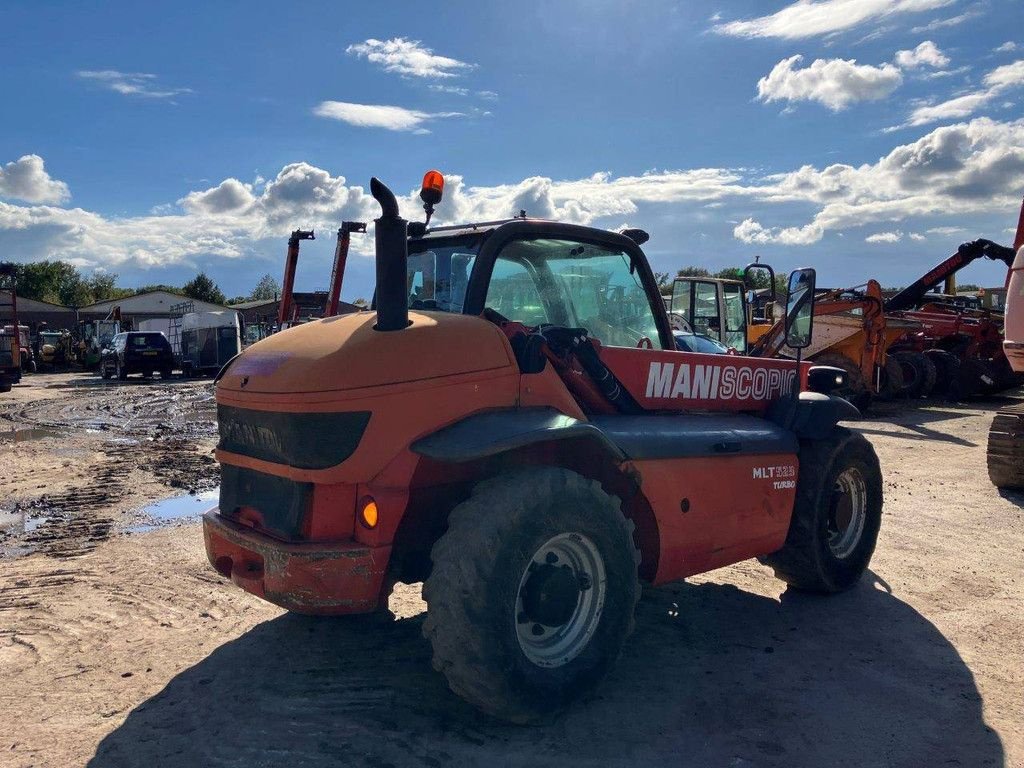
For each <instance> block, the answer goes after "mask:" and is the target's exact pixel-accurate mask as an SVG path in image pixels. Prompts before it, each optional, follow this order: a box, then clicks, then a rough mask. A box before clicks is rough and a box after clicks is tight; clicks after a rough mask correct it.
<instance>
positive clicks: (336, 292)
mask: <svg viewBox="0 0 1024 768" xmlns="http://www.w3.org/2000/svg"><path fill="white" fill-rule="evenodd" d="M353 232H366V223H365V222H362V221H343V222H341V227H339V229H338V246H337V248H336V249H335V251H334V267H333V268H332V269H331V292H330V294H328V296H327V311H326V312H325V313H324V316H325V317H334V316H335V315H336V314H338V304H339V303H340V302H341V283H342V280H344V278H345V262H346V261H347V260H348V247H349V244H350V243H351V240H352V233H353Z"/></svg>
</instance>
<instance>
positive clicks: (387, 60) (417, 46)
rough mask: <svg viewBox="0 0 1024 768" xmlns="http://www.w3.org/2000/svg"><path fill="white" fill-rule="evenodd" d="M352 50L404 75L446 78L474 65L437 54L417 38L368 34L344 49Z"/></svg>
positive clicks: (349, 51) (355, 53) (387, 69)
mask: <svg viewBox="0 0 1024 768" xmlns="http://www.w3.org/2000/svg"><path fill="white" fill-rule="evenodd" d="M345 53H349V54H353V55H355V56H358V57H360V58H364V57H365V58H366V60H367V61H369V62H372V63H373V64H377V65H379V66H380V67H381V68H382V69H383V70H384V71H385V72H394V73H395V74H399V75H402V76H405V77H428V78H435V79H436V78H447V77H457V76H458V75H461V74H464V73H465V72H467V71H468V70H471V69H473V68H474V67H476V65H475V64H469V63H467V62H465V61H459V60H458V59H452V58H449V57H448V56H439V55H438V54H436V53H434V52H433V51H432V50H431V49H430V48H427V47H426V46H424V45H423V44H422V43H420V41H419V40H407V39H405V38H404V37H395V38H392V39H391V40H375V39H373V38H370V39H369V40H365V41H364V42H362V43H354V44H353V45H350V46H349V47H348V48H346V49H345Z"/></svg>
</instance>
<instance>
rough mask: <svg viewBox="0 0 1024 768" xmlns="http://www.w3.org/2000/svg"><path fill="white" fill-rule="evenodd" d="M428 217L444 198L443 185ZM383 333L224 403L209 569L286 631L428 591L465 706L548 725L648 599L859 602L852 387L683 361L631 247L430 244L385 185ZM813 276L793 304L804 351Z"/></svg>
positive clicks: (319, 325)
mask: <svg viewBox="0 0 1024 768" xmlns="http://www.w3.org/2000/svg"><path fill="white" fill-rule="evenodd" d="M424 181H425V183H424V189H423V192H422V193H421V197H422V198H423V199H424V202H425V203H426V206H425V208H426V210H427V213H428V220H429V214H430V213H431V212H432V210H433V205H434V204H436V203H438V202H440V198H441V190H442V188H443V179H441V176H440V174H438V173H436V172H431V173H429V174H427V177H426V178H425V180H424ZM370 188H371V192H372V194H373V197H374V198H375V199H376V200H377V202H378V203H380V205H381V209H382V212H381V216H380V218H378V219H377V220H376V222H375V242H376V270H377V286H376V298H375V311H374V312H364V313H360V314H354V315H346V316H339V317H328V318H324V319H322V320H318V321H313V322H310V323H307V324H305V325H301V326H298V327H295V328H291V329H289V330H287V331H285V332H283V333H279V334H276V335H274V336H271V337H269V338H267V339H264V340H262V341H260V342H258V343H256V344H254V345H253V346H251V347H249V348H248V349H246V350H245V351H244V352H242V354H241V355H239V356H238V357H237V358H235V359H234V360H233V361H232V362H231V363H229V364H228V365H226V366H225V367H224V369H223V370H222V371H221V373H220V374H219V375H218V380H217V384H216V397H217V409H218V421H219V430H220V442H219V445H218V448H217V458H218V460H219V462H220V464H221V477H222V483H221V491H220V507H219V510H215V511H213V512H211V513H209V514H207V515H206V516H205V517H204V521H203V523H204V535H205V542H206V550H207V554H208V556H209V560H210V562H211V564H212V565H213V567H214V568H215V569H216V570H217V571H218V572H220V573H221V574H223V575H224V576H225V577H229V578H230V579H231V580H232V581H233V582H234V583H235V584H237V585H238V586H240V587H242V588H243V589H245V590H247V591H249V592H251V593H252V594H254V595H258V596H260V597H262V598H264V599H266V600H269V601H271V602H273V603H276V604H277V605H280V606H282V607H284V608H286V609H288V610H291V611H296V612H301V613H310V614H350V613H365V612H371V611H376V610H378V609H382V608H385V607H386V605H387V599H388V595H389V594H390V591H391V589H392V587H393V585H394V584H395V583H396V582H398V581H402V582H407V583H415V582H419V581H423V582H424V587H423V595H424V598H425V600H426V602H427V605H428V612H427V618H426V621H425V623H424V633H425V635H426V637H427V638H428V639H429V641H430V643H431V645H432V647H433V654H434V667H435V668H436V669H437V670H439V671H440V672H441V673H443V674H444V675H445V677H446V678H447V681H448V684H449V686H450V687H451V688H452V690H453V691H455V692H456V693H457V694H459V695H460V696H462V697H464V698H465V699H467V700H468V701H470V702H471V703H473V704H474V705H476V706H477V707H479V708H481V709H482V710H484V711H486V712H488V713H491V714H492V715H494V716H497V717H500V718H503V719H506V720H510V721H515V722H530V721H534V720H537V719H538V718H542V717H543V716H545V715H546V714H548V713H550V712H552V711H554V710H557V709H558V708H560V707H562V706H563V705H565V704H567V703H568V702H570V701H571V700H572V699H574V698H575V697H576V696H578V695H579V694H580V692H581V691H583V690H585V689H587V688H589V687H590V686H592V685H594V684H596V683H597V682H598V680H600V678H601V677H602V676H603V675H604V674H605V672H606V671H607V670H608V669H609V667H610V666H611V664H612V663H613V662H614V660H615V658H616V657H617V656H618V654H619V652H620V650H621V649H622V647H623V644H624V642H625V640H626V637H627V636H628V635H629V633H630V631H631V630H632V628H633V614H634V608H635V606H636V603H637V600H638V599H639V597H640V584H641V582H646V583H650V584H662V583H665V582H669V581H674V580H678V579H683V578H685V577H687V576H690V575H693V574H697V573H701V572H704V571H709V570H711V569H714V568H719V567H721V566H724V565H728V564H730V563H735V562H737V561H740V560H745V559H747V558H752V557H759V558H760V559H761V560H762V562H764V563H766V564H768V565H770V566H772V567H773V568H774V570H775V573H776V574H777V575H778V576H779V577H780V578H781V579H782V580H783V581H785V582H786V583H788V584H790V585H792V586H793V587H795V588H798V589H803V590H810V591H815V592H824V593H827V592H838V591H840V590H843V589H846V588H848V587H850V586H851V585H852V584H853V583H854V582H856V581H857V579H859V578H860V576H861V574H862V573H863V572H864V570H865V568H866V567H867V565H868V561H869V560H870V558H871V554H872V552H873V550H874V546H875V540H876V537H877V534H878V529H879V524H880V522H881V513H882V482H881V475H880V471H879V466H878V459H877V457H876V456H875V453H874V451H873V449H872V448H871V445H870V444H869V443H868V442H867V441H866V440H865V439H864V438H863V437H862V436H861V435H859V434H856V433H853V432H851V431H849V430H847V429H845V428H843V427H840V426H837V422H839V421H841V420H843V419H847V418H852V417H855V416H856V415H857V411H856V409H855V408H854V407H853V406H852V405H850V404H849V403H847V402H846V401H845V400H842V399H840V398H837V397H834V396H831V395H830V394H828V393H829V391H830V390H831V389H833V388H835V387H839V386H841V385H842V384H843V374H842V372H841V371H839V370H837V369H834V368H827V367H818V368H814V367H811V366H809V365H808V364H806V363H801V362H800V360H799V358H798V359H797V360H796V361H792V360H773V359H755V358H748V357H742V356H731V355H713V354H698V353H689V352H678V351H675V349H674V344H673V339H672V334H671V330H670V327H669V321H668V316H667V314H666V312H665V309H664V305H663V303H662V300H661V297H660V296H659V293H658V287H657V284H656V282H655V279H654V275H653V273H652V272H651V269H650V266H649V265H648V263H647V260H646V258H645V256H644V254H643V252H642V251H641V250H640V247H639V245H638V242H637V241H642V240H643V239H644V238H645V237H646V235H645V233H638V232H631V233H629V234H628V235H627V234H618V233H613V232H607V231H603V230H599V229H594V228H590V227H581V226H575V225H571V224H565V223H558V222H551V221H542V220H536V219H529V218H525V217H519V218H515V219H511V220H507V221H495V222H487V223H481V224H466V225H460V226H449V227H436V228H432V229H427V227H426V225H425V224H421V223H411V224H410V223H409V222H407V221H406V220H405V219H403V218H401V217H400V216H399V210H398V203H397V201H396V199H395V197H394V195H393V194H392V193H391V191H390V190H388V188H387V187H385V186H384V184H382V183H381V182H380V181H378V180H377V179H373V180H372V181H371V186H370ZM814 277H815V275H814V271H813V270H810V269H804V270H797V271H796V272H794V273H793V274H792V276H791V278H790V284H789V288H790V289H789V293H788V304H787V315H786V316H787V334H788V337H789V338H788V343H789V345H790V346H791V347H793V348H794V349H802V348H804V347H806V346H807V345H808V344H809V343H810V341H811V326H812V323H813V305H814Z"/></svg>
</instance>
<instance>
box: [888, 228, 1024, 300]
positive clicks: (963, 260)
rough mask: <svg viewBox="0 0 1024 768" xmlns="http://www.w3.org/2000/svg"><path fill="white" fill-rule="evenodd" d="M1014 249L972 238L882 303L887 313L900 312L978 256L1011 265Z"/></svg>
mask: <svg viewBox="0 0 1024 768" xmlns="http://www.w3.org/2000/svg"><path fill="white" fill-rule="evenodd" d="M1013 256H1014V251H1013V249H1012V248H1007V247H1006V246H1005V245H999V244H998V243H994V242H992V241H991V240H985V239H980V240H972V241H971V242H969V243H964V244H963V245H961V246H960V247H959V248H957V249H956V253H954V254H953V255H952V256H950V257H949V258H948V259H946V260H945V261H943V262H942V263H941V264H939V265H938V266H936V267H935V268H933V269H931V270H929V271H928V272H927V273H926V274H925V275H924V276H923V277H922V278H921V279H919V280H917V281H916V282H914V283H912V284H911V285H908V286H907V287H906V288H904V289H903V290H902V291H900V292H899V293H897V294H896V295H895V296H893V297H892V298H890V299H889V300H888V301H887V302H885V311H886V312H901V311H904V310H908V309H914V308H915V307H916V306H917V305H918V304H920V303H921V300H922V299H923V298H924V296H925V294H926V293H928V291H930V290H931V289H932V287H933V286H935V285H936V284H937V283H941V282H942V281H944V280H945V279H946V278H948V277H950V276H952V275H954V274H956V273H957V272H959V271H960V270H961V269H963V268H964V267H966V266H967V265H968V264H970V263H972V262H974V261H977V260H978V259H982V258H985V259H992V260H993V261H1001V262H1003V263H1004V264H1005V265H1006V266H1007V267H1010V266H1012V265H1013Z"/></svg>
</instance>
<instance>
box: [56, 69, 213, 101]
mask: <svg viewBox="0 0 1024 768" xmlns="http://www.w3.org/2000/svg"><path fill="white" fill-rule="evenodd" d="M75 74H76V75H78V76H79V77H80V78H82V79H83V80H91V81H92V82H95V83H99V84H100V85H102V86H103V87H104V88H109V89H110V90H112V91H116V92H117V93H120V94H122V95H124V96H141V97H144V98H148V99H171V98H174V97H175V96H180V95H182V94H185V93H192V92H193V91H192V89H191V88H161V87H158V86H157V85H156V75H151V74H148V73H146V72H118V71H117V70H116V69H102V70H80V71H78V72H76V73H75Z"/></svg>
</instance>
